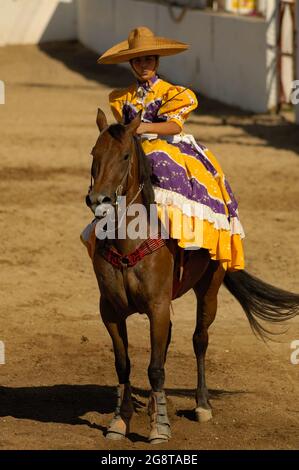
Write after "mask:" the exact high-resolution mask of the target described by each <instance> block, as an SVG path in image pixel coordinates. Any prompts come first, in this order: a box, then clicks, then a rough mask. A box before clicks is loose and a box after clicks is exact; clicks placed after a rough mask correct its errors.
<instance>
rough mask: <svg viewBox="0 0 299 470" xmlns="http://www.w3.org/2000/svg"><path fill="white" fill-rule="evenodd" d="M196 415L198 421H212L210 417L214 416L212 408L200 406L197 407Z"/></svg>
mask: <svg viewBox="0 0 299 470" xmlns="http://www.w3.org/2000/svg"><path fill="white" fill-rule="evenodd" d="M195 417H196V421H198V422H199V423H206V422H207V421H210V419H212V417H213V415H212V410H210V409H206V408H202V407H201V406H199V407H198V408H195Z"/></svg>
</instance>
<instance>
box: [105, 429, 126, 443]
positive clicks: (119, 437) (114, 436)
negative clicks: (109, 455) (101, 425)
mask: <svg viewBox="0 0 299 470" xmlns="http://www.w3.org/2000/svg"><path fill="white" fill-rule="evenodd" d="M105 437H106V439H110V440H111V441H121V440H122V439H124V438H125V437H126V435H125V434H121V433H118V432H111V431H108V432H107V434H106V436H105Z"/></svg>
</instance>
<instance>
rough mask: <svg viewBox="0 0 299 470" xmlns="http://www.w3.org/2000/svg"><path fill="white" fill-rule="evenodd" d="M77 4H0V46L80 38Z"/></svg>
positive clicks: (40, 0)
mask: <svg viewBox="0 0 299 470" xmlns="http://www.w3.org/2000/svg"><path fill="white" fill-rule="evenodd" d="M75 2H76V0H0V46H4V45H7V44H35V43H38V42H43V41H52V40H67V39H75V38H76V37H77V25H76V5H75Z"/></svg>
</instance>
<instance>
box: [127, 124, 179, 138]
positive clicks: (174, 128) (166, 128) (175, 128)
mask: <svg viewBox="0 0 299 470" xmlns="http://www.w3.org/2000/svg"><path fill="white" fill-rule="evenodd" d="M180 132H181V128H180V126H179V125H178V124H177V123H176V122H174V121H168V122H142V123H141V124H140V126H139V127H138V128H137V130H136V133H137V134H158V135H175V134H180Z"/></svg>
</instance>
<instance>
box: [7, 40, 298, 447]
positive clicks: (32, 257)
mask: <svg viewBox="0 0 299 470" xmlns="http://www.w3.org/2000/svg"><path fill="white" fill-rule="evenodd" d="M95 58H96V56H95V55H94V54H93V53H91V52H90V51H88V50H86V49H84V48H83V47H82V46H79V45H78V44H76V43H67V44H56V45H47V46H43V48H42V49H41V48H39V47H35V46H22V47H5V48H0V64H1V67H0V79H2V80H3V81H4V82H5V84H6V104H5V105H2V106H0V116H1V121H0V122H1V130H0V132H1V141H0V142H1V144H0V162H1V168H0V174H1V177H0V201H1V205H0V224H1V245H2V249H1V253H0V267H1V271H0V291H1V305H0V319H1V327H0V340H1V341H3V342H4V344H5V359H6V363H5V365H0V381H1V382H0V384H1V386H0V427H1V442H0V448H1V449H149V448H151V446H150V445H149V444H148V443H147V435H148V427H149V422H148V417H147V409H146V407H147V394H148V389H149V384H148V380H147V366H148V361H149V328H148V322H147V319H146V318H144V317H143V316H140V315H134V316H133V317H131V318H130V320H129V322H128V323H129V342H130V355H131V361H132V384H133V386H134V397H135V403H136V413H135V415H134V418H133V422H132V433H131V435H130V436H129V438H128V439H126V440H124V441H122V442H121V443H119V442H118V443H113V442H110V441H107V440H105V438H104V432H105V429H106V426H107V424H108V422H109V420H110V419H111V416H112V411H113V407H114V389H113V386H114V385H115V384H116V381H117V380H116V375H115V372H114V358H113V354H112V349H111V344H110V339H109V337H108V334H107V332H106V331H105V328H104V326H103V324H102V323H101V321H100V319H99V314H98V288H97V284H96V280H95V276H94V274H93V271H92V267H91V263H90V260H89V259H88V257H87V254H86V252H85V249H84V247H83V246H82V245H81V243H80V241H79V234H80V231H81V229H82V228H83V227H84V226H85V224H87V223H88V222H89V221H90V219H91V214H90V212H89V210H88V209H87V207H86V206H85V204H84V197H85V194H86V190H87V187H88V185H89V167H90V162H91V160H90V156H89V153H90V149H91V148H92V146H93V145H94V142H95V139H96V137H97V129H96V126H95V116H96V110H97V107H98V106H99V105H100V106H101V107H102V108H103V109H104V110H105V111H107V112H108V101H107V95H108V92H109V91H110V89H111V88H113V87H117V86H121V85H126V84H127V83H128V80H129V77H128V72H126V71H125V70H122V69H117V68H114V67H109V66H102V67H99V66H96V65H95ZM109 116H110V118H111V119H112V117H111V114H109ZM290 120H291V116H290V115H289V114H287V115H286V116H284V117H276V116H271V115H263V116H256V115H248V114H246V113H242V112H240V111H237V110H235V109H231V108H229V107H226V106H223V105H220V104H218V103H215V102H212V101H210V100H207V99H204V98H202V97H201V98H200V106H199V109H198V112H197V113H194V114H193V115H192V116H191V117H190V119H189V124H188V126H186V130H188V131H191V132H192V133H193V134H194V135H195V136H196V137H197V138H198V139H199V140H200V141H202V142H203V143H205V144H207V145H208V146H209V147H210V148H211V149H212V150H213V151H214V153H215V154H216V155H217V156H218V158H219V160H220V162H221V164H222V166H223V168H224V170H225V172H226V174H227V175H228V179H229V181H230V183H231V185H232V187H233V189H234V191H235V194H236V195H237V198H238V200H239V205H240V214H241V219H242V222H243V225H244V227H245V230H246V234H247V238H246V241H245V250H246V251H245V253H246V260H247V269H248V271H250V272H251V273H252V274H255V275H257V276H259V277H261V278H262V279H264V280H266V281H268V282H270V283H272V284H275V285H277V286H280V287H282V288H285V289H287V290H292V291H297V292H298V291H299V285H298V264H299V250H298V236H299V228H298V223H299V216H298V203H299V187H298V181H299V160H298V158H299V130H298V127H297V128H296V126H295V125H294V124H292V123H291V122H290ZM194 322H195V300H194V297H193V295H192V294H191V293H189V294H187V295H186V296H185V297H184V298H182V299H179V300H178V301H176V302H175V303H174V317H173V324H174V328H173V340H172V344H171V346H170V350H169V355H168V359H167V366H166V389H167V395H168V402H169V415H170V420H171V423H172V433H173V438H172V440H171V441H170V442H169V443H167V444H163V445H160V446H157V447H155V449H157V450H158V449H298V448H299V434H298V424H299V383H298V378H299V364H298V365H294V364H291V361H290V355H291V352H292V350H291V347H290V344H291V341H293V340H299V318H298V319H295V320H293V321H292V322H290V324H289V329H288V331H287V333H285V334H284V335H282V336H279V338H277V341H278V342H275V343H273V342H271V343H267V344H263V343H262V342H261V341H258V340H257V339H256V338H255V336H254V335H253V334H252V332H251V330H250V327H249V325H248V322H247V320H246V316H245V314H244V313H243V311H242V310H241V307H240V306H239V305H238V304H237V302H236V301H235V300H234V299H233V297H232V296H231V295H230V294H229V293H228V292H227V291H226V290H225V289H224V288H223V289H221V292H220V295H219V313H218V317H217V319H216V321H215V323H214V325H213V326H212V327H211V330H210V331H211V335H210V346H209V350H208V357H207V381H208V386H209V389H210V392H211V403H212V406H213V410H214V419H213V420H212V421H210V422H209V423H206V424H198V423H197V422H195V421H194V419H193V414H192V410H193V408H194V404H195V401H194V398H193V396H194V387H195V384H196V365H195V359H194V356H193V350H192V334H193V329H194Z"/></svg>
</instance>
